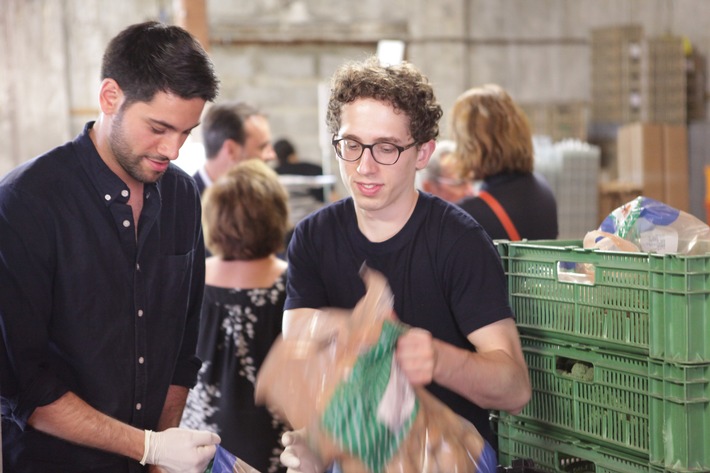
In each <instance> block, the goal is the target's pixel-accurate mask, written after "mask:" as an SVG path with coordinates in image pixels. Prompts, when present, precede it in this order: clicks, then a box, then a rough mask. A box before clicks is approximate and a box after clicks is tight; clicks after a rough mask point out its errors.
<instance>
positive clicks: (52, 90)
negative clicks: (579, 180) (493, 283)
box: [0, 0, 710, 175]
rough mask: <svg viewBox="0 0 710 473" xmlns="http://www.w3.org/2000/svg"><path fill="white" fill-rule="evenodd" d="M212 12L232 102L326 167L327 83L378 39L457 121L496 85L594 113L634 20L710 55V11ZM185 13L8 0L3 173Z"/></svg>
mask: <svg viewBox="0 0 710 473" xmlns="http://www.w3.org/2000/svg"><path fill="white" fill-rule="evenodd" d="M207 11H208V24H209V35H210V45H209V49H210V53H211V55H212V56H213V58H214V61H215V64H216V67H217V71H218V73H219V75H220V77H221V80H222V92H221V96H220V100H228V99H245V100H248V101H251V102H254V103H256V104H257V105H259V106H261V107H262V108H263V109H264V110H265V111H266V112H267V113H268V114H269V115H270V117H271V121H272V127H273V133H274V135H275V137H278V136H281V135H287V136H289V137H291V138H293V139H294V141H295V142H296V144H297V146H298V147H299V149H300V151H301V154H302V156H303V157H305V158H306V159H310V160H314V161H318V160H320V159H321V154H322V152H321V148H320V147H319V139H318V133H319V127H320V126H321V122H322V120H321V119H320V118H319V108H318V87H319V84H324V83H325V82H326V81H327V79H328V77H329V76H330V74H331V73H332V71H333V70H334V68H335V67H337V65H338V64H340V63H341V62H343V61H344V60H346V59H350V58H359V57H363V56H364V55H366V54H371V53H374V52H375V51H376V46H377V41H378V40H380V39H401V40H404V41H405V42H406V45H407V48H406V57H407V58H408V59H410V60H411V61H413V62H414V63H416V64H417V65H418V66H419V67H420V68H421V69H422V70H423V71H424V72H425V73H426V74H427V75H428V76H429V77H430V78H431V80H432V81H433V83H434V85H435V87H436V90H437V93H438V96H439V98H440V100H441V102H442V104H443V106H444V109H445V111H446V112H447V113H448V110H449V109H450V107H451V105H452V103H453V101H454V99H455V98H456V96H457V95H458V94H459V93H461V92H462V91H463V90H464V89H465V88H467V87H470V86H473V85H477V84H481V83H484V82H498V83H500V84H501V85H503V86H504V87H506V88H508V89H509V90H510V91H511V93H512V95H513V96H514V98H516V99H517V100H519V101H522V102H560V101H581V102H584V101H587V102H588V101H589V99H590V90H591V85H590V67H591V65H590V31H591V29H593V28H598V27H602V26H611V25H618V24H624V23H632V22H633V23H638V24H641V25H642V26H643V27H644V30H645V32H646V34H648V35H660V34H663V33H673V34H679V35H686V36H688V37H689V38H690V40H691V41H692V43H693V45H694V46H695V47H697V48H698V49H699V50H700V51H701V52H702V53H703V54H705V55H707V53H708V49H709V47H710V39H709V38H710V37H709V36H708V33H707V31H706V26H707V22H708V20H710V2H707V1H706V0H681V1H673V0H439V1H437V2H431V1H428V0H392V1H389V2H382V1H381V0H362V1H359V2H351V1H348V0H242V1H240V2H234V1H233V0H207ZM173 14H174V6H173V2H171V1H169V0H123V1H121V2H116V1H113V0H91V1H86V0H61V1H58V0H0V71H2V73H0V143H2V146H1V147H0V175H2V174H4V173H5V172H7V171H8V170H9V169H11V168H12V167H14V166H15V165H17V164H18V163H20V162H23V161H25V160H27V159H29V158H31V157H32V156H34V155H36V154H38V153H41V152H43V151H45V150H47V149H49V148H50V147H53V146H55V145H58V144H60V143H62V142H63V141H65V140H67V139H70V138H71V137H73V136H74V135H75V134H76V133H78V132H79V131H80V130H81V127H82V126H83V123H84V122H85V121H87V120H89V119H92V118H93V117H94V116H95V115H96V113H97V109H96V92H97V88H98V82H99V81H98V70H99V65H100V60H101V53H102V51H103V48H104V46H105V45H106V43H107V41H108V40H109V39H110V38H111V37H112V36H113V35H115V34H116V33H117V32H118V31H119V30H121V29H122V28H123V27H125V26H126V25H128V24H130V23H134V22H138V21H143V20H146V19H160V20H163V21H168V22H172V21H173ZM446 130H447V122H446V120H444V121H443V122H442V132H443V133H444V134H445V133H446ZM195 138H196V139H198V140H199V134H196V135H195ZM327 153H328V152H326V154H327Z"/></svg>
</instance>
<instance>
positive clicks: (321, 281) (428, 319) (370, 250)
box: [285, 193, 513, 441]
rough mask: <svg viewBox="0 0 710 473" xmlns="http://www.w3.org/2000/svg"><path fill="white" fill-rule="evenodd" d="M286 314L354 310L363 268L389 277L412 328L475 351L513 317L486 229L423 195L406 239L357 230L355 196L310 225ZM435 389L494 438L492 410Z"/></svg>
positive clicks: (294, 264) (298, 237) (298, 244)
mask: <svg viewBox="0 0 710 473" xmlns="http://www.w3.org/2000/svg"><path fill="white" fill-rule="evenodd" d="M288 260H289V277H288V286H287V299H286V304H285V309H297V308H305V307H309V308H322V307H341V308H348V309H349V308H352V307H354V306H355V304H356V303H357V301H358V300H359V299H360V298H361V297H362V296H363V295H364V293H365V286H364V284H363V282H362V280H361V279H360V276H359V270H360V268H361V266H362V264H363V263H366V264H367V265H368V266H369V267H371V268H373V269H376V270H378V271H380V272H382V273H383V274H384V275H385V276H386V277H387V279H388V281H389V284H390V286H391V288H392V292H393V294H394V309H395V312H396V314H397V316H398V317H399V318H400V320H402V321H403V322H404V323H406V324H409V325H411V326H415V327H420V328H423V329H426V330H428V331H429V332H431V333H432V335H433V336H434V337H435V338H438V339H440V340H443V341H445V342H448V343H450V344H452V345H455V346H457V347H461V348H466V349H469V350H473V349H474V348H473V346H472V345H471V343H470V342H469V341H468V339H467V336H468V335H469V334H470V333H472V332H474V331H475V330H477V329H479V328H481V327H483V326H486V325H488V324H491V323H493V322H496V321H498V320H502V319H505V318H508V317H512V315H513V313H512V310H511V308H510V305H509V303H508V296H507V288H506V280H505V276H504V273H503V267H502V265H501V262H500V257H499V255H498V253H497V251H496V249H495V247H494V245H493V243H492V241H491V240H490V238H489V237H488V235H487V234H486V233H485V231H484V230H483V228H482V227H481V226H480V225H479V224H478V223H476V221H475V220H474V219H472V218H471V217H470V216H469V215H467V214H466V213H464V212H462V211H461V209H459V208H458V207H456V206H455V205H452V204H449V203H447V202H444V201H443V200H441V199H439V198H438V197H433V196H431V195H429V194H424V193H420V196H419V200H418V202H417V205H416V207H415V209H414V212H413V214H412V216H411V217H410V219H409V221H408V222H407V223H406V224H405V226H404V227H403V228H402V230H400V232H399V233H398V234H396V235H395V236H393V237H392V238H390V239H389V240H387V241H384V242H380V243H373V242H370V241H369V240H367V238H366V237H365V236H364V235H363V234H362V233H361V232H360V230H359V229H358V226H357V219H356V216H355V209H354V204H353V200H352V198H347V199H343V200H341V201H338V202H336V203H334V204H331V205H329V206H327V207H325V208H323V209H321V210H319V211H317V212H315V213H314V214H312V215H310V216H309V217H307V218H306V219H305V220H303V221H302V222H301V223H300V224H299V225H298V226H297V227H296V230H295V232H294V236H293V239H292V241H291V245H290V246H289V250H288ZM428 388H429V390H430V391H431V392H432V393H433V394H434V395H435V396H437V397H438V398H439V399H440V400H441V401H443V402H444V403H445V404H446V405H448V406H449V407H450V408H451V409H452V410H454V411H455V412H456V413H457V414H459V415H461V416H462V417H464V418H466V419H468V420H469V421H471V422H472V423H473V424H474V425H475V426H476V428H477V429H478V431H479V432H480V433H481V435H483V436H484V438H486V439H487V440H489V441H490V440H491V439H492V434H491V431H490V425H489V422H488V412H487V411H486V410H484V409H481V408H479V407H478V406H475V405H474V404H472V403H471V402H469V401H468V400H466V399H464V398H463V397H461V396H459V395H458V394H455V393H453V392H452V391H449V390H448V389H445V388H443V387H441V386H439V385H436V384H432V385H430V386H429V387H428Z"/></svg>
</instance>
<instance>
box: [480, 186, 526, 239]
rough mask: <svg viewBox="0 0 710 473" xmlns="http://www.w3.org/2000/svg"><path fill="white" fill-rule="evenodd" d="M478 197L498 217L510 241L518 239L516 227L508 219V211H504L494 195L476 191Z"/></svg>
mask: <svg viewBox="0 0 710 473" xmlns="http://www.w3.org/2000/svg"><path fill="white" fill-rule="evenodd" d="M478 197H480V198H481V199H483V202H485V203H486V204H488V206H489V207H490V208H491V210H492V211H493V213H494V214H496V217H498V220H499V221H500V223H501V225H503V228H504V229H505V233H507V234H508V239H509V240H510V241H520V240H521V238H520V234H519V233H518V229H517V228H515V225H514V224H513V221H512V220H510V217H509V216H508V212H506V211H505V209H504V208H503V206H501V205H500V202H498V200H497V199H496V198H495V197H493V196H492V195H491V194H489V193H488V192H486V191H480V192H479V193H478Z"/></svg>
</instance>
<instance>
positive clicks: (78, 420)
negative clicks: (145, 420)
mask: <svg viewBox="0 0 710 473" xmlns="http://www.w3.org/2000/svg"><path fill="white" fill-rule="evenodd" d="M28 422H29V424H30V425H31V426H32V427H33V428H34V429H36V430H39V431H40V432H44V433H46V434H49V435H52V436H55V437H59V438H61V439H64V440H66V441H68V442H72V443H76V444H79V445H84V446H87V447H92V448H97V449H100V450H105V451H108V452H112V453H117V454H119V455H123V456H126V457H129V458H132V459H134V460H140V459H141V458H142V457H143V450H144V446H145V445H144V438H145V437H144V435H145V434H144V432H143V430H140V429H137V428H135V427H132V426H130V425H128V424H124V423H123V422H120V421H118V420H116V419H113V418H112V417H109V416H107V415H106V414H103V413H102V412H99V411H97V410H96V409H94V408H93V407H91V406H90V405H89V404H87V403H86V402H84V401H83V400H81V399H80V398H79V397H78V396H76V395H75V394H74V393H71V392H69V393H67V394H65V395H64V396H62V397H60V398H59V399H57V400H56V401H54V402H53V403H51V404H48V405H46V406H41V407H38V408H37V409H35V411H34V412H33V413H32V415H31V416H30V418H29V421H28Z"/></svg>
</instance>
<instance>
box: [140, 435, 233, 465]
mask: <svg viewBox="0 0 710 473" xmlns="http://www.w3.org/2000/svg"><path fill="white" fill-rule="evenodd" d="M220 441H221V439H220V438H219V435H217V434H215V433H213V432H207V431H201V430H190V429H179V428H175V427H174V428H171V429H167V430H164V431H163V432H153V431H151V430H146V431H145V452H144V453H143V459H142V460H141V465H145V464H146V463H147V464H150V465H157V466H159V467H161V468H163V469H164V470H165V471H167V472H168V473H204V471H205V468H207V465H208V464H209V462H210V460H211V459H212V458H214V455H215V452H216V451H217V446H216V445H217V444H218V443H219V442H220Z"/></svg>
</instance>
